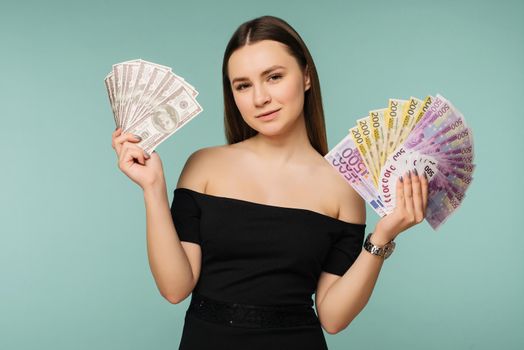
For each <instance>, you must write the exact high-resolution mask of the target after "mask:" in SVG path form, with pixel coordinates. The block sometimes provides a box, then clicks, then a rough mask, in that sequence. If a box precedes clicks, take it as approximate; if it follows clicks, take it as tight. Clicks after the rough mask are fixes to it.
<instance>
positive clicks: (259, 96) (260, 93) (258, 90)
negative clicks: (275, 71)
mask: <svg viewBox="0 0 524 350" xmlns="http://www.w3.org/2000/svg"><path fill="white" fill-rule="evenodd" d="M270 101H271V95H270V94H269V91H267V89H266V87H265V86H264V84H261V85H258V86H254V87H253V102H254V103H255V106H257V107H263V106H264V105H265V104H267V103H269V102H270Z"/></svg>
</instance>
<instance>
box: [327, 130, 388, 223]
mask: <svg viewBox="0 0 524 350" xmlns="http://www.w3.org/2000/svg"><path fill="white" fill-rule="evenodd" d="M324 158H325V159H326V160H327V161H328V162H329V164H330V165H331V166H332V167H333V168H334V169H335V170H336V171H337V173H338V174H339V175H340V176H342V177H343V178H344V179H345V180H346V182H347V183H349V184H350V185H351V186H352V187H353V188H354V189H355V191H356V192H357V193H358V194H359V195H360V196H361V197H362V198H363V199H364V200H365V201H366V202H367V203H369V204H370V205H371V207H372V208H373V209H374V210H375V212H377V214H378V215H380V216H384V215H386V211H385V209H384V205H383V203H382V199H381V198H380V195H379V194H378V192H377V190H376V188H375V184H374V182H373V179H372V174H371V173H370V172H369V170H368V168H367V167H366V165H365V163H364V161H363V159H362V157H361V156H360V153H359V151H358V150H357V145H355V142H354V141H353V139H352V137H351V135H349V134H348V135H346V137H344V138H343V139H342V140H341V141H340V142H339V143H338V144H337V145H336V146H335V147H333V149H331V150H330V151H329V152H328V154H326V155H325V156H324Z"/></svg>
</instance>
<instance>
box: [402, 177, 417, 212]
mask: <svg viewBox="0 0 524 350" xmlns="http://www.w3.org/2000/svg"><path fill="white" fill-rule="evenodd" d="M411 176H412V173H411V171H409V170H408V172H407V173H406V175H405V176H404V202H405V206H406V214H407V217H408V219H410V218H413V217H414V215H415V214H414V209H413V188H412V185H411V184H412V181H411V178H412V177H411Z"/></svg>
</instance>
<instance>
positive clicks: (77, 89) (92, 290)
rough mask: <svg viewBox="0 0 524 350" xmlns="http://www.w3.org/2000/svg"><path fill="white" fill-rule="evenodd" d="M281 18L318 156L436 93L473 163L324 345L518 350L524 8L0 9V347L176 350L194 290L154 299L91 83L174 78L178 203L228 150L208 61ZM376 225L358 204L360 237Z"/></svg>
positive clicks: (133, 203) (140, 230) (72, 5)
mask: <svg viewBox="0 0 524 350" xmlns="http://www.w3.org/2000/svg"><path fill="white" fill-rule="evenodd" d="M265 14H271V15H275V16H279V17H281V18H283V19H285V20H286V21H288V22H289V23H290V24H291V25H292V26H294V27H295V28H296V30H297V31H298V32H299V33H300V34H301V36H302V37H303V39H304V40H305V42H306V44H307V45H308V47H309V49H310V51H311V53H312V55H313V57H314V59H315V62H316V65H317V69H318V71H319V75H320V80H321V86H322V94H323V101H324V106H325V112H326V119H327V131H328V137H329V147H330V148H331V147H333V146H334V145H335V144H336V143H337V142H338V141H339V140H340V139H342V138H343V137H344V136H345V135H346V133H347V129H348V128H349V127H350V126H352V125H353V124H354V123H355V120H356V119H357V118H359V117H361V116H363V115H365V114H366V113H367V111H368V110H369V109H373V108H380V107H383V106H385V104H386V102H387V99H388V98H389V97H397V98H407V97H409V96H410V95H413V96H418V97H423V96H425V95H427V94H435V93H441V94H443V95H444V96H445V97H447V98H448V99H450V100H451V101H452V102H453V103H454V104H455V105H456V107H457V108H459V109H460V110H461V111H462V113H463V114H464V115H465V117H466V120H467V122H468V123H469V125H470V126H471V128H472V130H473V132H474V137H475V151H476V158H475V162H476V163H477V164H478V167H477V169H476V172H475V174H474V177H475V180H474V182H473V184H472V185H471V187H470V189H469V191H468V193H467V197H466V199H465V200H464V203H463V206H462V207H461V208H460V209H459V210H458V211H457V212H456V213H455V214H454V215H453V216H452V217H451V218H450V219H449V221H448V222H447V223H446V224H445V225H444V226H443V227H442V228H441V229H440V230H439V231H437V232H434V231H432V230H431V228H430V227H429V225H428V224H427V223H425V222H424V223H422V224H421V225H418V226H417V227H414V228H412V229H410V230H408V231H406V232H404V233H402V234H401V236H399V237H398V238H397V250H396V252H395V254H394V255H393V256H392V257H391V258H390V259H388V260H387V261H386V262H385V264H384V266H383V268H382V271H381V273H380V276H379V280H378V282H377V285H376V287H375V290H374V292H373V295H372V296H371V299H370V301H369V303H368V304H367V306H366V308H365V309H364V310H363V311H362V312H361V313H360V314H359V315H358V316H357V318H356V319H355V320H354V321H353V322H352V323H351V325H350V326H349V327H348V328H347V329H346V330H344V331H343V332H341V333H339V334H337V335H329V334H327V333H325V335H326V338H327V341H328V344H329V346H330V349H341V350H342V349H360V350H364V349H379V348H389V349H435V350H437V349H438V350H440V349H490V350H491V349H494V348H499V349H522V348H524V332H522V328H523V326H524V301H523V299H522V296H523V295H524V254H523V245H524V235H523V232H524V230H523V229H522V217H523V216H522V209H523V207H522V202H521V199H522V197H523V195H524V193H523V192H524V191H523V189H522V180H521V179H522V174H523V172H524V167H523V165H522V164H523V163H522V159H523V156H522V152H523V150H524V147H523V146H524V145H523V143H524V141H523V136H524V135H523V134H524V132H523V130H524V116H523V113H522V107H521V101H522V98H523V97H524V35H523V34H524V21H523V20H522V19H523V18H524V6H523V2H522V1H438V2H437V1H420V0H418V1H359V2H357V1H315V2H312V1H311V2H306V1H285V2H282V1H278V0H266V1H220V2H218V1H217V2H213V1H191V2H190V1H184V2H183V1H148V2H145V1H135V0H133V1H112V2H110V1H98V0H97V1H84V2H72V1H46V2H42V1H19V2H15V1H11V2H6V1H2V2H1V3H0V44H1V54H0V69H1V75H0V101H1V112H0V116H1V124H0V127H1V130H2V137H1V139H0V144H1V146H2V155H1V157H0V160H1V171H0V183H1V188H2V190H1V195H0V219H1V220H0V223H1V226H0V227H1V235H0V239H1V241H0V348H1V349H53V350H59V349H77V350H83V349H176V348H178V342H179V339H180V336H181V332H182V327H183V316H184V312H185V310H186V308H187V306H188V303H189V298H188V299H186V300H185V301H184V302H182V303H181V304H178V305H173V304H170V303H168V302H167V301H166V300H164V299H163V298H162V297H161V296H160V294H159V293H158V291H157V289H156V286H155V284H154V280H153V278H152V275H151V273H150V270H149V266H148V262H147V253H146V241H145V211H144V203H143V197H142V193H141V191H140V188H139V187H138V186H137V185H135V184H134V183H133V182H131V181H130V180H129V179H128V178H127V177H126V176H125V175H124V174H123V173H121V172H120V171H119V169H118V167H117V164H116V155H115V153H114V151H113V149H112V148H111V146H110V142H111V133H112V131H113V130H114V127H115V125H114V122H113V116H112V114H111V110H110V106H109V102H108V98H107V94H106V90H105V86H104V84H103V79H104V77H105V75H106V74H107V73H108V72H109V71H110V69H111V65H112V64H114V63H117V62H121V61H125V60H130V59H135V58H143V59H146V60H150V61H153V62H156V63H160V64H164V65H168V66H171V67H172V68H173V70H174V72H176V73H177V74H179V75H181V76H183V77H184V78H186V79H187V80H188V81H189V82H190V83H191V84H193V85H194V86H195V87H196V88H197V89H198V91H199V92H200V95H199V96H198V100H199V102H200V103H201V104H202V106H203V107H204V112H203V113H201V114H200V115H199V116H198V117H197V118H195V119H194V120H192V121H191V122H190V123H189V124H187V125H186V126H184V128H182V129H181V130H179V131H178V132H177V134H175V135H174V136H173V137H172V138H170V139H168V140H167V141H165V142H164V143H163V144H162V145H160V146H159V148H158V153H159V154H160V156H161V158H162V161H163V164H164V170H165V173H166V177H167V185H168V188H169V198H170V200H171V198H172V190H173V189H174V187H175V185H176V182H177V180H178V176H179V174H180V171H181V169H182V166H183V164H184V163H185V161H186V159H187V157H188V156H189V155H190V154H191V153H192V152H194V151H195V150H197V149H199V148H202V147H206V146H212V145H219V144H224V143H225V137H224V132H223V122H222V118H223V115H222V108H223V107H222V91H221V85H220V84H221V83H220V69H221V60H222V54H223V51H224V49H225V45H226V43H227V40H228V39H229V37H230V36H231V34H232V33H233V31H234V30H235V29H236V27H237V26H238V25H239V24H241V23H242V22H244V21H246V20H249V19H251V18H253V17H257V16H260V15H265ZM377 219H378V216H377V215H376V214H375V213H374V212H373V211H372V210H371V209H370V208H368V225H369V229H370V230H371V229H372V228H373V226H374V224H375V223H376V221H377Z"/></svg>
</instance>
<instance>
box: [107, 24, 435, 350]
mask: <svg viewBox="0 0 524 350" xmlns="http://www.w3.org/2000/svg"><path fill="white" fill-rule="evenodd" d="M222 72H223V88H224V104H225V115H224V124H225V132H226V138H227V143H228V144H227V145H221V146H215V147H207V148H202V149H200V150H198V151H196V152H194V153H193V154H191V156H190V157H189V158H188V160H187V162H186V164H185V166H184V168H183V170H182V173H181V174H180V178H179V180H178V184H177V188H176V189H175V190H174V197H173V201H172V203H171V206H169V202H168V196H167V189H166V182H165V178H164V174H163V170H162V163H161V161H160V157H159V156H158V154H157V153H156V152H153V153H152V154H151V155H150V156H148V155H146V154H144V152H143V151H142V150H141V149H140V148H139V147H138V146H137V145H136V142H137V141H138V140H136V139H135V138H134V137H133V135H130V134H122V133H121V130H116V131H115V132H114V133H113V138H112V139H113V140H112V146H113V148H114V149H115V151H116V152H117V154H118V164H119V168H120V170H121V171H123V172H124V173H125V174H126V175H127V176H128V177H129V178H130V179H131V180H133V181H134V182H135V183H137V184H138V185H139V186H140V187H141V188H142V189H143V191H144V199H145V207H146V220H147V248H148V256H149V263H150V267H151V271H152V273H153V276H154V279H155V282H156V284H157V287H158V289H159V291H160V293H161V294H162V296H163V297H164V298H166V299H167V300H169V301H170V302H171V303H175V304H176V303H180V302H181V301H183V300H185V299H186V298H187V297H188V296H189V295H190V294H191V303H190V306H189V308H188V310H187V312H186V316H185V324H184V328H183V335H182V339H181V341H180V349H198V350H203V349H233V350H234V349H250V350H254V349H315V350H318V349H327V346H326V341H325V338H324V334H323V332H322V329H324V330H325V331H326V332H328V333H330V334H335V333H337V332H340V331H341V330H343V329H345V328H346V327H347V326H348V325H349V324H350V323H351V321H352V320H353V319H354V318H355V317H356V316H357V315H358V314H359V313H360V311H362V309H363V308H364V306H365V305H366V304H367V302H368V300H369V298H370V296H371V293H372V291H373V288H374V286H375V283H376V280H377V278H378V275H379V272H380V269H381V267H382V264H383V261H384V257H383V256H379V255H375V254H372V253H371V252H370V251H367V250H366V249H364V248H363V247H362V245H363V242H364V235H365V227H366V225H365V220H366V214H365V213H366V211H365V203H364V202H363V200H362V199H361V198H360V196H359V195H358V194H357V193H356V192H355V191H354V190H353V188H352V187H351V186H349V185H348V184H347V182H346V181H345V180H344V179H343V178H342V177H341V176H340V175H339V174H338V173H337V172H336V171H334V169H333V168H332V167H331V165H329V164H328V162H327V161H326V160H325V159H324V157H323V156H324V155H325V154H326V153H327V152H328V147H327V141H326V139H327V138H326V131H325V125H324V114H323V109H322V101H321V94H320V86H319V79H318V76H317V71H316V68H315V64H314V62H313V59H312V58H311V55H310V53H309V51H308V49H307V48H306V46H305V44H304V43H303V41H302V39H301V38H300V36H299V35H298V34H297V33H296V31H295V30H294V29H293V28H291V27H290V26H289V24H287V23H286V22H285V21H283V20H281V19H279V18H276V17H271V16H264V17H260V18H256V19H253V20H251V21H248V22H246V23H244V24H242V25H241V26H240V27H239V28H238V29H237V30H236V31H235V33H234V34H233V37H232V38H231V40H230V41H229V43H228V45H227V48H226V50H225V54H224V60H223V67H222ZM426 205H427V180H426V179H425V177H423V176H418V175H417V174H416V173H407V174H405V176H403V181H398V182H397V206H396V208H395V211H394V212H393V213H392V214H390V215H387V216H386V217H384V218H382V219H381V220H380V221H379V222H378V224H377V226H376V227H375V229H374V230H373V233H372V235H371V238H370V241H371V243H372V244H374V245H376V246H379V247H383V246H384V245H386V244H387V243H388V242H391V241H392V240H394V239H395V237H396V236H397V235H398V234H399V233H401V232H403V231H404V230H406V229H407V228H409V227H411V226H413V225H415V224H417V223H419V222H421V221H422V220H423V218H424V215H425V210H426ZM313 294H315V308H316V313H315V311H314V309H313V300H312V295H313Z"/></svg>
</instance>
